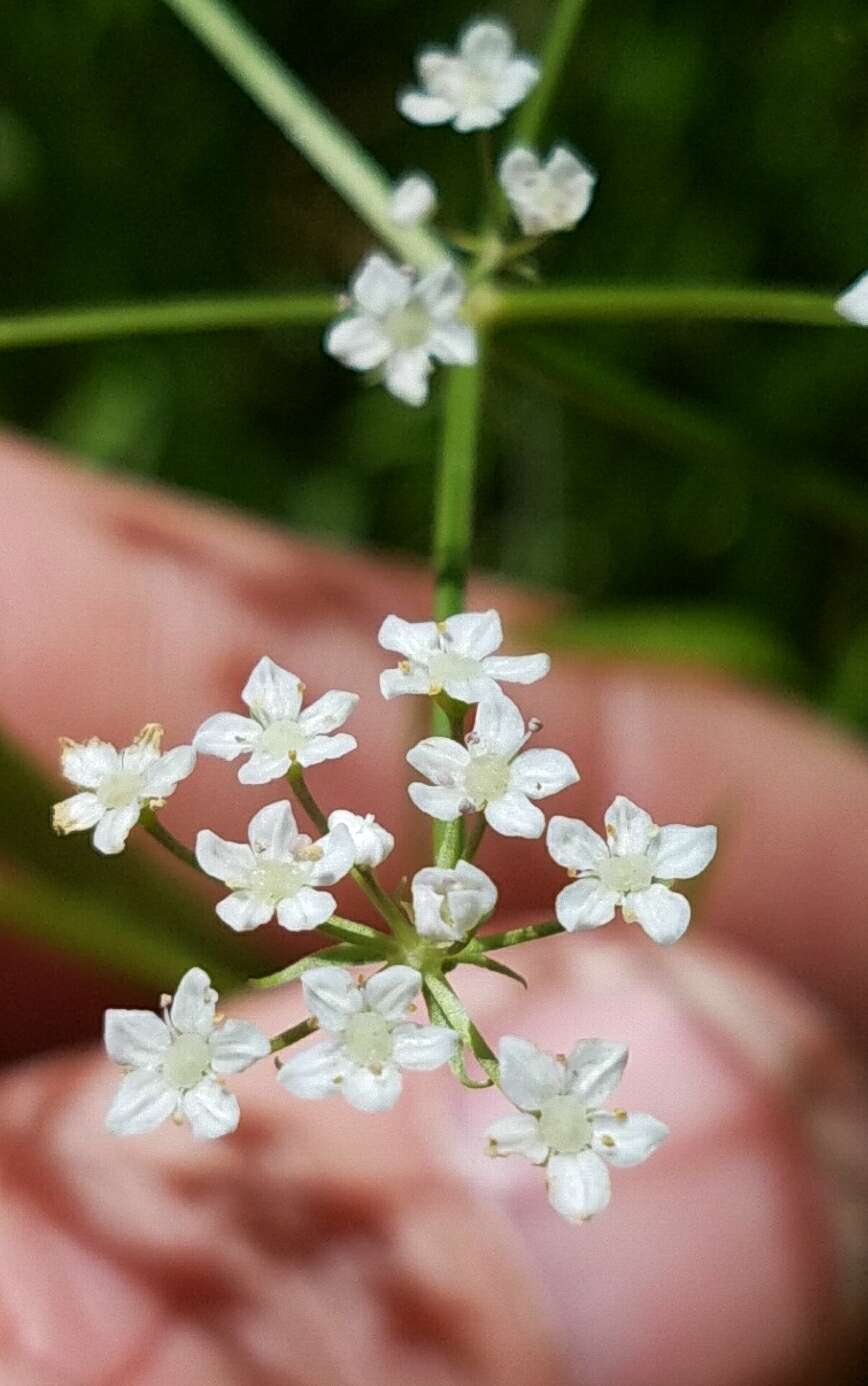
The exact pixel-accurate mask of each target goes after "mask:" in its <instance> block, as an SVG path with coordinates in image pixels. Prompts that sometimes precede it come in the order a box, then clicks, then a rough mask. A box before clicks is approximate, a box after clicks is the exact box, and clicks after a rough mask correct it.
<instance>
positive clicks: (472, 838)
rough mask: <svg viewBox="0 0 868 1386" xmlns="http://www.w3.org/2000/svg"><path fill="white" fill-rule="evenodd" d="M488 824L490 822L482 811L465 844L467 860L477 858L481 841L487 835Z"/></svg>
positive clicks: (465, 858) (465, 857)
mask: <svg viewBox="0 0 868 1386" xmlns="http://www.w3.org/2000/svg"><path fill="white" fill-rule="evenodd" d="M487 826H488V824H487V823H486V821H485V815H484V814H482V813H480V815H479V817H478V818H477V820H476V822H475V823H474V825H473V828H472V830H471V832H470V833H469V834H468V835H467V839H466V842H465V846H464V860H465V861H473V859H474V858H475V856H476V853H477V852H478V851H479V844H480V843H481V841H482V839H483V837H484V835H485V829H486V827H487Z"/></svg>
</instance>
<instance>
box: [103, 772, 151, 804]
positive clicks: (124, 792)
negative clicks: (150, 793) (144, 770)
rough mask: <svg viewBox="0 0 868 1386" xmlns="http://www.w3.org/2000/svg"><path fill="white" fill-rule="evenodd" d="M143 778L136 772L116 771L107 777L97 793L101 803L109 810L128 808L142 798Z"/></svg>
mask: <svg viewBox="0 0 868 1386" xmlns="http://www.w3.org/2000/svg"><path fill="white" fill-rule="evenodd" d="M141 789H142V777H141V775H140V774H139V772H138V771H136V770H116V771H115V772H114V774H113V775H107V776H106V778H105V779H104V780H103V782H102V784H101V785H100V787H99V789H98V790H97V791H96V796H97V798H98V799H99V801H100V803H101V804H102V805H103V806H104V807H105V808H107V809H119V808H126V807H127V805H128V804H134V803H136V801H137V800H138V799H139V798H140V797H141Z"/></svg>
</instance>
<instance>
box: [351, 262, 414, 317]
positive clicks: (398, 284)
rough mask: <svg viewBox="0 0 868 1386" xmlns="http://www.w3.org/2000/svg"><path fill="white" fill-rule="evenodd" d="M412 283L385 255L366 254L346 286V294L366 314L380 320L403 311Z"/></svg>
mask: <svg viewBox="0 0 868 1386" xmlns="http://www.w3.org/2000/svg"><path fill="white" fill-rule="evenodd" d="M411 289H412V280H411V279H410V278H409V277H408V276H407V275H406V274H404V273H403V272H402V271H401V270H400V269H399V268H398V266H397V265H395V264H393V263H392V261H391V260H390V259H388V257H387V256H385V255H369V256H368V258H367V260H365V262H364V264H363V265H362V266H361V268H360V269H359V271H358V273H357V274H356V275H355V277H354V279H353V281H352V283H351V284H350V292H351V293H352V295H353V298H354V299H355V300H356V302H357V303H358V304H359V305H360V306H361V307H362V308H364V310H365V312H366V313H373V314H374V316H375V317H377V318H381V317H384V316H385V315H386V313H389V312H391V311H392V309H394V308H403V306H404V304H405V303H406V302H407V300H408V298H409V297H410V292H411Z"/></svg>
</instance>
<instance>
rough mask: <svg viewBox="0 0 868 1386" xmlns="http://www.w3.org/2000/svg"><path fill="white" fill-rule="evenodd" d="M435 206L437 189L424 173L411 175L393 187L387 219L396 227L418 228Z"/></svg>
mask: <svg viewBox="0 0 868 1386" xmlns="http://www.w3.org/2000/svg"><path fill="white" fill-rule="evenodd" d="M436 206H437V189H436V187H435V186H434V183H433V182H432V180H431V179H430V178H429V177H428V176H427V174H424V173H411V174H408V176H407V177H406V178H402V179H401V181H400V182H399V183H397V184H396V185H395V188H394V189H393V192H392V200H391V202H390V203H389V217H390V219H391V220H392V221H393V222H394V223H395V225H396V226H419V225H420V223H421V222H423V221H427V220H428V218H429V217H430V216H431V215H432V214H433V212H434V210H435V208H436Z"/></svg>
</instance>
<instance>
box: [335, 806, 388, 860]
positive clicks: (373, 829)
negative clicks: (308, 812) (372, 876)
mask: <svg viewBox="0 0 868 1386" xmlns="http://www.w3.org/2000/svg"><path fill="white" fill-rule="evenodd" d="M328 822H329V829H330V830H332V831H333V830H334V829H335V828H338V827H341V828H346V830H347V832H348V833H349V835H350V837H351V839H352V843H353V862H354V865H356V866H370V867H374V866H381V865H382V863H383V862H384V861H385V860H386V857H387V856H388V855H389V853H390V852H391V851H392V849H393V848H394V846H395V839H394V837H393V836H392V834H391V833H390V832H387V830H386V829H385V828H383V827H381V825H380V824H379V823H378V822H377V820H376V818H375V817H374V815H373V814H372V813H366V814H365V815H364V817H362V815H361V814H359V813H350V811H349V809H335V810H334V811H333V812H332V813H330V814H329V819H328Z"/></svg>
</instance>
